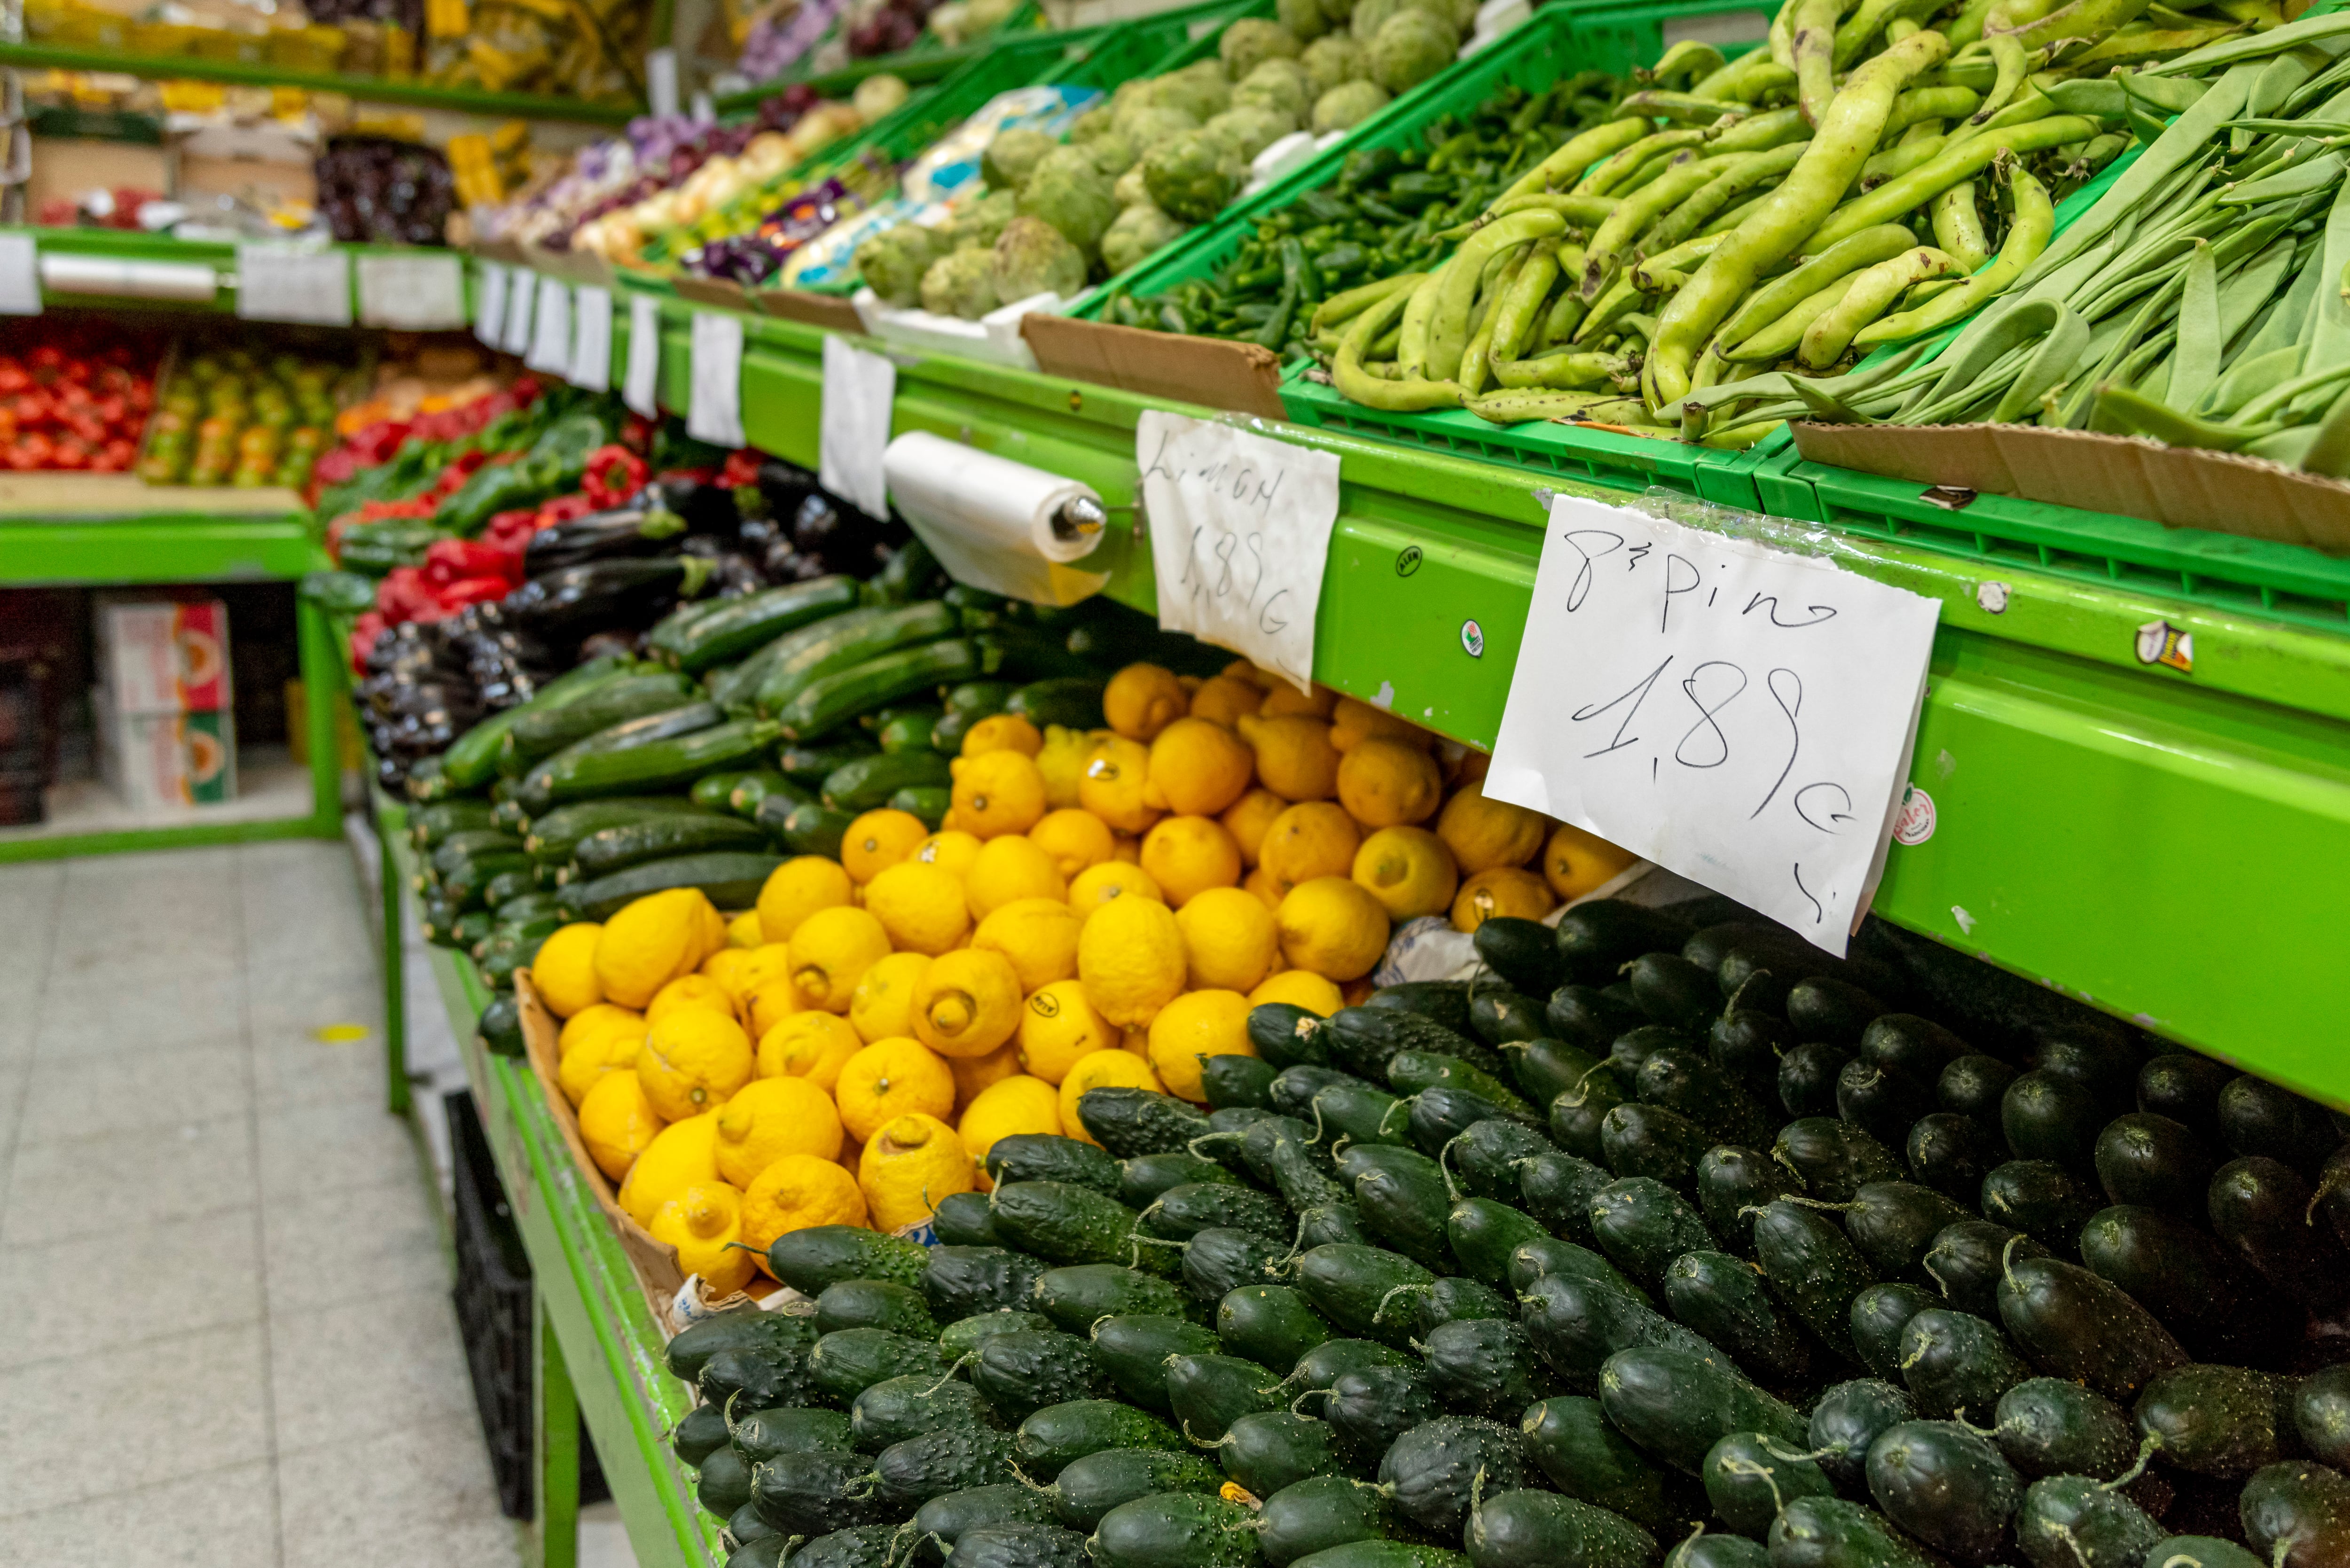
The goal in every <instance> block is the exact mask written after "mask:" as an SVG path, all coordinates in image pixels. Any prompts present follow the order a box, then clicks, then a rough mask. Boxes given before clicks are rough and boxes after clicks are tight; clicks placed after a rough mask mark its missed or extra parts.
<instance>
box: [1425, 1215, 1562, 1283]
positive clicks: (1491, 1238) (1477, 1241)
mask: <svg viewBox="0 0 2350 1568" xmlns="http://www.w3.org/2000/svg"><path fill="white" fill-rule="evenodd" d="M1444 1239H1445V1243H1446V1251H1447V1252H1448V1253H1449V1254H1450V1256H1451V1258H1452V1259H1454V1260H1457V1261H1458V1262H1459V1263H1460V1265H1461V1269H1462V1270H1463V1271H1464V1272H1466V1273H1467V1274H1468V1275H1469V1277H1470V1278H1471V1279H1474V1280H1478V1281H1481V1282H1483V1283H1485V1284H1487V1285H1493V1286H1500V1285H1505V1284H1507V1283H1509V1280H1510V1259H1511V1257H1512V1255H1513V1254H1514V1253H1515V1252H1516V1251H1517V1250H1518V1249H1519V1248H1520V1247H1523V1246H1524V1245H1525V1244H1526V1243H1527V1242H1529V1241H1551V1240H1553V1238H1552V1237H1550V1236H1549V1235H1548V1234H1547V1233H1546V1232H1544V1230H1543V1228H1542V1227H1541V1225H1539V1224H1537V1223H1536V1222H1535V1221H1534V1218H1533V1217H1532V1216H1530V1215H1528V1214H1527V1213H1526V1212H1525V1211H1524V1210H1518V1209H1513V1208H1511V1207H1510V1206H1509V1205H1508V1204H1506V1203H1496V1202H1494V1201H1493V1200H1492V1199H1490V1198H1464V1199H1461V1201H1460V1202H1458V1203H1455V1204H1453V1205H1452V1206H1451V1208H1450V1209H1448V1210H1446V1211H1445V1216H1444Z"/></svg>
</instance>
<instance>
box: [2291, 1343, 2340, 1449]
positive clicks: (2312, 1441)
mask: <svg viewBox="0 0 2350 1568" xmlns="http://www.w3.org/2000/svg"><path fill="white" fill-rule="evenodd" d="M2293 1429H2294V1430H2295V1431H2297V1432H2299V1433H2300V1434H2301V1440H2302V1443H2303V1446H2304V1447H2306V1448H2307V1449H2309V1452H2310V1457H2311V1458H2313V1459H2316V1460H2318V1461H2319V1462H2320V1463H2321V1464H2326V1465H2331V1466H2332V1467H2333V1468H2334V1469H2337V1470H2338V1469H2342V1468H2343V1467H2344V1464H2345V1461H2350V1365H2336V1366H2329V1367H2326V1368H2325V1369H2324V1370H2323V1371H2321V1372H2314V1373H2312V1374H2310V1376H2307V1377H2304V1378H2303V1379H2302V1381H2301V1386H2300V1387H2299V1388H2298V1389H2297V1390H2295V1391H2294V1393H2293Z"/></svg>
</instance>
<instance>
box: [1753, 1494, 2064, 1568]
mask: <svg viewBox="0 0 2350 1568" xmlns="http://www.w3.org/2000/svg"><path fill="white" fill-rule="evenodd" d="M1771 1564H1772V1568H1940V1563H1939V1559H1938V1558H1935V1557H1933V1556H1931V1555H1929V1553H1928V1552H1926V1551H1925V1550H1924V1549H1923V1548H1922V1547H1920V1546H1919V1545H1918V1543H1917V1542H1914V1541H1912V1540H1910V1539H1909V1538H1908V1536H1905V1535H1903V1534H1902V1533H1901V1532H1900V1531H1899V1530H1898V1529H1896V1528H1895V1527H1894V1525H1893V1522H1892V1521H1890V1520H1888V1519H1887V1518H1886V1517H1885V1516H1884V1515H1883V1514H1881V1513H1879V1512H1877V1511H1876V1510H1875V1509H1873V1508H1870V1507H1867V1506H1866V1505H1865V1504H1862V1503H1857V1502H1851V1501H1846V1499H1844V1498H1840V1497H1799V1498H1797V1499H1795V1500H1794V1501H1793V1502H1790V1503H1789V1504H1788V1505H1787V1508H1786V1511H1784V1512H1783V1513H1782V1514H1780V1515H1779V1517H1778V1518H1776V1519H1774V1520H1773V1521H1771ZM2042 1568H2045V1565H2042Z"/></svg>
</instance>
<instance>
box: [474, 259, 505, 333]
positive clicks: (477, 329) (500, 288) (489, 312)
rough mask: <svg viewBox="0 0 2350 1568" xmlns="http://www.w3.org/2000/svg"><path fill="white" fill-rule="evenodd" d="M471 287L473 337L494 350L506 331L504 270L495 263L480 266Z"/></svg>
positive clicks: (488, 262) (489, 262)
mask: <svg viewBox="0 0 2350 1568" xmlns="http://www.w3.org/2000/svg"><path fill="white" fill-rule="evenodd" d="M481 269H482V271H481V276H480V278H479V279H478V280H477V281H476V282H475V283H474V285H473V336H474V337H478V338H480V339H481V341H482V342H483V344H484V345H485V346H486V347H488V348H496V347H497V346H498V342H499V339H501V338H502V337H504V336H505V329H506V269H505V268H504V266H502V265H499V264H498V263H496V262H491V261H485V262H483V263H482V264H481Z"/></svg>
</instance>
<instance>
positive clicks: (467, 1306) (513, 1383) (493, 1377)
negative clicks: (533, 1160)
mask: <svg viewBox="0 0 2350 1568" xmlns="http://www.w3.org/2000/svg"><path fill="white" fill-rule="evenodd" d="M441 1105H442V1111H443V1112H444V1113H445V1114H446V1116H448V1118H449V1150H450V1163H451V1164H452V1166H453V1167H454V1177H455V1181H454V1186H455V1188H456V1208H457V1223H456V1241H457V1284H456V1288H455V1290H454V1291H453V1292H452V1295H453V1296H454V1297H455V1300H456V1303H457V1330H458V1333H459V1334H463V1336H464V1341H465V1362H466V1366H467V1367H468V1369H469V1370H471V1372H472V1373H473V1404H474V1407H475V1408H477V1409H478V1410H479V1411H480V1412H481V1416H482V1438H483V1440H484V1442H485V1443H486V1444H487V1445H488V1446H489V1450H490V1469H491V1470H492V1471H493V1472H494V1474H495V1475H496V1477H497V1481H498V1503H499V1506H500V1507H501V1508H503V1509H504V1511H505V1516H506V1517H507V1518H508V1519H528V1518H530V1517H531V1514H532V1511H533V1508H532V1502H533V1500H532V1497H531V1366H532V1358H531V1338H530V1336H531V1333H532V1328H531V1314H530V1258H529V1255H528V1254H527V1253H525V1251H523V1246H522V1232H521V1231H517V1230H516V1229H515V1220H514V1210H513V1209H512V1208H511V1207H510V1206H509V1205H508V1204H507V1202H506V1193H505V1187H504V1184H503V1183H502V1182H500V1181H499V1179H498V1168H497V1162H496V1161H495V1160H494V1159H493V1158H491V1156H490V1141H489V1139H488V1138H487V1137H484V1136H483V1133H482V1122H481V1118H480V1117H479V1116H476V1115H475V1114H474V1112H473V1094H472V1092H471V1091H469V1090H463V1089H461V1090H459V1091H458V1092H457V1093H455V1094H453V1095H446V1096H442V1101H441ZM611 1495H612V1493H611V1489H610V1488H609V1487H608V1486H606V1485H605V1483H604V1469H603V1467H602V1466H601V1465H600V1464H598V1462H597V1459H596V1445H595V1444H594V1443H593V1442H591V1441H590V1440H589V1439H588V1437H587V1423H586V1422H584V1421H583V1422H581V1423H580V1426H579V1501H580V1502H581V1503H583V1504H586V1503H590V1502H601V1501H604V1500H605V1499H607V1498H608V1497H610V1496H611Z"/></svg>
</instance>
